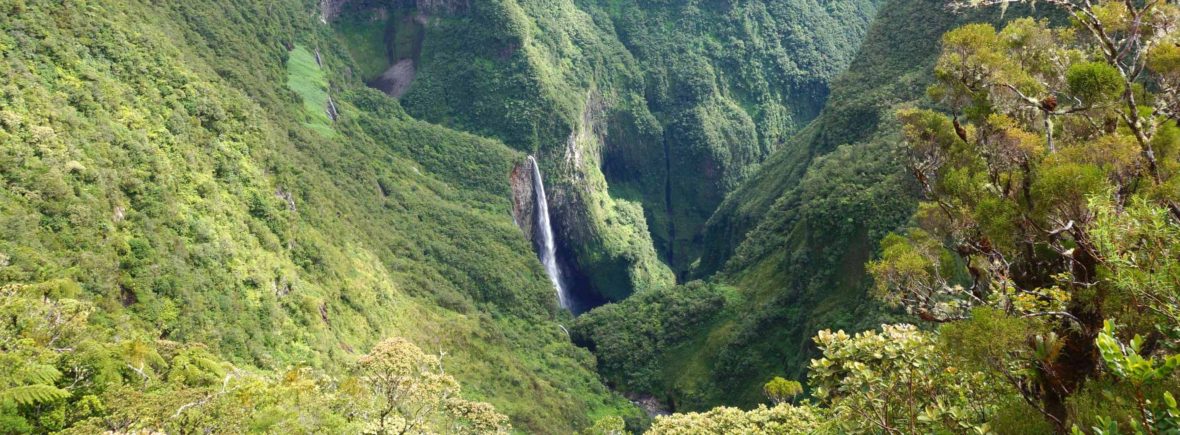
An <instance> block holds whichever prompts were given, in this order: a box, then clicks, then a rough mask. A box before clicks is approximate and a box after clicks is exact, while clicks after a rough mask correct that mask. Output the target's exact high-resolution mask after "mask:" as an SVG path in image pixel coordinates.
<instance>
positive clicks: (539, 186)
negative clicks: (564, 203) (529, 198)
mask: <svg viewBox="0 0 1180 435" xmlns="http://www.w3.org/2000/svg"><path fill="white" fill-rule="evenodd" d="M529 163H530V164H532V165H533V193H534V195H535V196H536V199H537V228H538V229H539V230H540V231H541V249H540V252H538V255H539V256H540V257H541V264H543V265H545V273H546V274H548V275H549V280H550V281H553V287H554V288H556V289H557V302H558V303H559V304H561V307H562V308H565V309H567V310H568V309H570V305H569V298H568V297H566V296H567V295H566V293H565V285H564V284H563V283H562V277H561V269H560V268H559V267H557V244H556V243H554V241H553V226H552V225H550V224H549V203H548V202H546V200H545V184H543V183H542V182H541V167H540V166H538V165H537V160H536V159H534V158H533V156H529Z"/></svg>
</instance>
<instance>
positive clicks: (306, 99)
mask: <svg viewBox="0 0 1180 435" xmlns="http://www.w3.org/2000/svg"><path fill="white" fill-rule="evenodd" d="M313 10H314V9H313V8H312V5H310V4H305V3H304V2H297V1H283V2H269V1H268V2H249V1H248V2H238V1H234V2H228V1H224V2H223V1H191V2H163V3H160V2H148V1H142V2H141V1H130V2H128V1H87V2H64V3H63V2H41V1H36V2H31V1H13V2H2V3H0V29H2V30H3V31H2V32H0V57H2V58H3V61H2V62H0V77H2V78H0V281H2V283H3V285H4V288H5V289H6V290H5V293H4V303H5V305H4V306H5V310H7V311H6V312H16V313H17V314H21V316H17V317H11V316H9V315H6V316H5V317H4V320H3V324H2V325H3V326H0V331H3V334H4V335H3V337H4V339H3V341H2V342H0V349H2V352H0V354H3V355H4V357H5V358H9V359H13V358H15V359H17V360H20V361H25V362H28V363H30V364H35V365H32V366H27V367H26V366H20V365H17V366H11V365H9V364H7V363H6V364H5V367H6V368H5V372H4V374H3V376H2V378H0V388H3V389H4V391H5V393H3V394H4V397H3V400H2V406H0V414H2V415H3V416H4V417H3V418H4V421H5V423H4V424H6V426H5V429H3V430H0V432H9V431H26V430H32V431H34V432H44V431H50V430H60V429H66V428H69V427H71V425H77V424H83V423H85V422H99V423H96V424H101V425H102V427H104V428H120V427H127V428H134V427H139V428H144V429H160V430H168V431H170V432H171V431H173V430H175V431H186V430H190V429H191V430H193V431H205V430H206V429H208V430H215V431H218V430H217V428H218V427H222V426H210V425H215V424H221V423H220V422H217V421H212V420H210V421H207V422H194V423H192V424H191V425H187V423H184V424H186V426H183V427H182V426H174V425H173V424H181V423H176V422H175V421H174V420H176V419H186V418H189V417H187V416H189V415H191V416H201V415H215V414H216V413H217V412H221V411H214V409H221V408H222V407H231V405H233V406H237V404H241V403H244V402H243V400H246V399H245V398H249V400H247V402H250V401H254V399H253V398H251V397H255V396H248V397H247V396H243V397H245V398H244V399H243V400H238V399H235V398H234V397H235V396H233V395H234V394H237V392H238V391H240V389H241V388H249V389H263V390H267V391H270V392H265V391H264V393H265V395H264V396H265V397H270V398H265V399H264V398H261V397H264V396H257V397H260V398H259V399H258V401H257V403H256V405H250V406H254V407H255V409H257V410H260V411H259V413H254V412H253V411H250V412H247V410H236V409H230V408H226V409H227V410H226V412H231V411H232V412H235V413H247V414H249V415H246V414H243V415H242V416H239V417H240V418H239V417H234V418H235V420H233V422H226V423H225V424H227V425H229V424H232V425H238V424H249V425H255V426H251V427H255V428H256V429H257V430H260V431H267V430H269V431H273V432H287V431H288V430H286V429H283V427H285V426H282V425H287V424H288V423H290V424H304V423H306V424H308V425H310V426H301V427H302V429H299V428H295V427H294V426H292V427H291V431H296V432H298V431H304V432H321V431H335V430H334V429H333V430H329V429H330V428H331V427H340V428H343V427H345V426H317V425H319V424H320V423H315V422H298V421H296V422H292V421H287V420H284V419H287V418H288V417H290V418H295V417H294V416H290V415H288V416H284V415H286V414H283V413H287V412H291V413H294V414H295V415H297V414H299V413H300V412H304V411H300V412H296V411H295V410H296V409H297V408H290V406H294V405H290V403H289V402H283V401H298V400H302V399H300V397H302V396H300V395H296V394H293V393H292V394H287V393H284V392H283V391H284V390H283V389H284V388H288V386H287V385H286V384H284V382H287V381H283V378H284V377H285V376H286V375H285V374H286V373H296V374H298V375H299V376H310V377H312V378H315V379H321V378H322V379H321V380H322V382H321V381H316V382H315V383H308V382H310V381H308V382H304V381H302V380H298V379H296V380H293V381H291V382H295V383H297V384H298V385H297V388H299V389H303V390H301V391H304V393H299V394H313V393H314V392H316V391H320V390H323V391H324V394H325V395H327V396H332V395H333V394H337V393H339V394H345V392H340V391H339V390H336V388H337V387H339V388H344V386H343V384H342V382H343V380H344V379H346V377H347V376H350V373H352V370H353V367H354V366H355V364H356V363H357V361H358V359H359V358H360V356H361V355H364V354H366V353H368V352H369V349H371V348H372V346H373V345H374V344H375V343H377V342H378V341H380V340H381V339H384V338H386V337H401V338H403V339H405V340H408V341H410V342H412V343H414V344H415V345H417V346H420V347H421V348H422V349H425V351H426V352H427V353H428V354H431V355H438V354H439V353H440V352H443V353H444V355H443V357H442V364H443V366H444V367H445V368H446V373H447V375H449V376H453V377H454V379H455V380H457V381H459V382H461V383H462V384H463V386H464V389H463V390H462V393H461V394H460V395H459V396H456V395H454V394H451V397H452V398H458V397H460V396H461V397H462V398H463V399H466V400H471V401H478V402H488V403H491V404H492V405H494V406H495V408H496V409H497V410H498V411H499V412H500V413H503V414H505V415H507V416H508V417H509V418H510V419H511V424H512V427H513V428H515V429H517V430H525V431H541V430H556V431H573V430H576V429H579V428H582V427H585V426H589V425H590V424H591V423H592V420H593V419H595V418H596V417H597V416H599V415H604V414H615V415H622V416H626V417H627V418H629V419H631V420H636V419H637V418H638V415H639V411H638V409H637V408H635V407H633V406H632V405H630V404H629V403H628V402H627V401H626V400H624V399H623V398H621V397H619V396H617V395H614V394H613V393H611V392H609V391H608V390H607V389H606V387H604V386H603V385H602V384H601V382H599V380H598V377H597V375H596V374H595V373H594V365H595V363H594V359H593V357H592V356H591V355H590V353H589V352H587V351H585V350H583V349H580V348H577V347H575V346H573V345H572V344H570V343H569V341H568V339H567V338H566V335H565V333H563V332H562V329H561V328H560V326H559V324H558V323H557V322H555V321H554V320H555V319H556V318H557V317H555V316H557V315H558V314H557V308H556V302H555V300H554V298H553V290H552V288H551V286H550V284H549V283H548V280H547V279H546V277H545V275H544V271H543V269H542V268H541V266H540V264H539V262H537V260H536V257H535V256H534V254H533V253H532V252H531V250H530V247H529V243H528V241H527V240H525V239H524V238H523V237H522V236H521V233H520V231H519V230H518V229H517V228H516V227H515V226H514V224H513V222H512V218H511V216H510V215H509V210H510V208H511V203H510V199H509V198H510V189H509V186H508V184H507V183H506V182H505V180H506V177H507V174H508V173H509V172H510V171H511V168H512V166H513V165H514V164H515V163H516V162H518V161H523V160H524V157H525V156H524V155H523V154H520V153H518V152H516V151H513V150H512V149H511V148H509V147H506V146H504V145H503V144H501V143H500V142H497V141H495V140H491V139H484V138H479V137H475V136H472V135H469V134H464V133H459V132H455V131H452V130H448V129H446V128H443V127H438V126H434V125H431V124H427V123H425V122H421V121H417V120H414V119H412V118H410V117H409V116H408V115H406V114H405V112H404V111H403V110H402V109H401V107H400V106H399V104H398V103H397V102H396V101H394V100H392V99H389V98H387V97H386V96H385V95H383V94H381V93H380V92H377V91H375V90H371V89H368V88H367V87H366V86H364V84H363V83H361V82H360V81H359V80H357V79H355V78H349V75H348V74H347V73H348V71H349V70H350V69H354V68H353V67H352V63H351V60H350V56H349V55H348V54H347V53H346V52H345V51H344V49H343V47H342V44H340V43H338V42H336V41H337V40H336V39H335V38H336V37H335V35H334V34H333V33H331V32H330V31H329V30H328V28H327V27H326V26H324V25H323V24H321V23H319V22H318V19H317V18H316V17H315V15H313V14H311V11H313ZM329 99H331V101H334V104H335V106H336V108H337V109H338V110H337V117H336V120H335V122H333V121H332V120H331V117H330V116H328V114H327V112H326V111H327V110H328V107H326V104H325V103H326V102H327V101H329ZM13 286H15V287H13ZM48 288H63V289H68V291H66V290H62V291H60V292H59V291H57V290H53V291H50V290H38V289H48ZM22 289H23V290H22ZM36 292H42V293H44V294H43V295H40V296H28V297H27V298H25V299H13V298H16V297H17V296H14V295H18V294H32V293H36ZM55 306H60V308H53V307H55ZM37 307H40V308H37ZM26 310H29V311H28V312H27V313H26V312H25V311H26ZM82 320H85V321H86V322H87V325H89V326H87V327H86V328H83V332H79V333H77V336H70V337H64V336H60V337H59V336H58V335H57V334H56V333H53V332H42V331H41V330H42V329H46V328H49V329H52V328H57V327H58V326H53V325H58V324H61V323H71V322H73V323H77V322H80V321H82ZM36 322H42V323H43V324H44V325H42V326H38V325H37V324H35V323H36ZM71 334H73V333H71ZM134 348H142V349H139V350H136V349H134ZM126 352H130V353H131V354H132V355H124V353H126ZM156 354H158V356H157V355H156ZM17 355H19V356H17ZM293 370H294V371H293ZM189 371H191V374H189V373H187V372H189ZM141 372H142V373H141ZM229 374H233V376H232V377H231V378H230V379H229V381H228V384H226V379H227V377H226V376H227V375H229ZM247 380H248V382H249V383H250V384H249V385H245V384H239V381H241V382H246V381H247ZM255 384H257V385H255ZM292 388H294V387H292ZM10 389H11V390H10ZM333 391H335V392H333ZM355 392H356V391H353V390H350V391H348V392H347V394H353V393H355ZM223 393H224V394H223ZM272 393H273V394H272ZM259 394H263V393H259ZM317 394H318V393H317ZM140 396H152V397H157V398H159V399H160V400H156V399H143V400H142V401H143V402H145V403H144V404H143V405H144V406H149V405H150V406H155V408H152V410H148V409H145V408H135V406H138V405H137V404H138V403H139V402H140V401H141V400H140V399H138V398H137V397H140ZM214 396H216V397H214ZM271 396H273V397H271ZM327 396H326V397H327ZM308 400H311V399H308ZM316 400H318V399H316ZM325 400H326V401H324V402H314V401H312V402H308V406H310V407H324V411H323V412H322V413H319V412H320V411H315V412H317V413H319V414H316V415H322V416H324V419H325V420H324V422H323V423H322V424H324V425H336V424H338V423H340V424H344V423H348V424H353V423H363V424H367V423H364V422H362V421H361V420H359V419H353V420H351V422H350V421H348V418H351V417H347V413H344V414H341V413H339V412H342V410H344V411H346V409H344V407H343V406H338V407H337V406H336V405H333V404H332V403H336V402H332V400H335V399H331V397H327V398H326V399H325ZM374 400H376V399H374ZM267 401H270V402H267ZM276 401H277V402H276ZM289 405H290V406H289ZM182 407H183V409H182ZM333 407H335V408H333ZM231 408H232V407H231ZM266 408H274V409H277V410H280V411H281V412H277V413H275V412H271V411H267V410H266ZM284 408H290V411H287V410H283V409H284ZM367 409H369V408H364V412H370V411H368V410H367ZM153 410H154V411H153ZM306 412H312V411H306ZM349 412H351V411H349ZM280 414H282V415H280ZM370 415H371V413H370ZM173 416H175V418H173ZM133 417H134V418H133ZM337 417H339V418H337ZM136 418H138V419H139V420H136ZM194 418H196V417H194ZM200 418H201V419H204V418H205V417H200ZM227 418H229V417H227ZM317 418H318V417H317ZM366 418H367V417H366ZM128 419H129V420H128ZM342 419H343V420H342ZM124 420H127V421H126V422H123V421H124ZM213 420H216V419H213ZM263 420H266V421H274V422H275V423H273V424H275V425H276V426H268V425H269V424H271V423H266V422H264V421H263ZM364 421H372V420H364ZM86 424H89V423H86ZM127 425H130V426H127ZM92 427H95V426H85V427H82V428H81V429H79V430H80V431H82V432H90V431H91V430H90V429H87V428H92ZM224 427H225V428H229V427H230V426H224ZM233 427H243V426H233ZM268 427H270V428H272V429H266V428H268ZM348 427H351V426H348ZM225 430H227V431H230V432H234V431H238V429H232V430H231V429H225ZM341 431H345V432H347V430H344V429H341Z"/></svg>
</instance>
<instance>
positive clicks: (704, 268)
mask: <svg viewBox="0 0 1180 435" xmlns="http://www.w3.org/2000/svg"><path fill="white" fill-rule="evenodd" d="M1013 10H1016V9H1013ZM998 18H999V12H998V11H983V12H977V13H974V14H972V15H971V16H965V15H963V14H956V13H952V12H951V11H949V10H948V9H947V8H946V4H945V2H942V1H937V0H927V1H890V2H886V3H884V4H882V5H881V7H880V13H879V14H878V15H877V17H876V19H875V20H874V21H873V24H872V26H871V27H870V29H869V31H868V34H867V35H866V37H865V41H864V44H863V45H862V47H861V49H860V51H859V54H858V55H857V56H856V59H855V60H854V61H852V63H851V66H850V67H849V69H848V71H847V72H845V73H844V74H842V75H841V76H840V77H839V78H838V79H836V80H835V81H834V82H833V84H832V94H831V97H830V98H829V99H828V103H827V106H825V107H824V109H823V111H822V112H821V113H820V115H819V116H818V117H817V118H816V119H815V120H814V121H813V122H811V123H810V124H809V125H808V126H807V127H805V128H803V129H802V130H800V131H799V132H798V133H797V134H795V135H794V136H792V137H790V138H789V139H788V140H786V141H785V142H784V143H783V144H782V145H781V146H779V147H778V151H776V152H775V153H774V154H772V155H771V156H770V157H769V158H768V159H767V161H766V162H765V163H764V164H763V165H762V166H761V168H760V169H759V170H758V172H756V173H755V174H753V175H751V176H750V177H749V179H748V180H747V181H746V182H744V183H742V184H741V185H740V186H739V187H737V188H736V190H734V191H733V193H731V194H730V195H728V196H727V198H726V200H725V201H724V202H723V203H722V204H721V205H720V207H719V208H718V210H717V212H716V213H714V214H713V216H712V217H711V218H710V220H709V222H708V226H707V227H706V229H705V231H704V244H703V247H704V250H703V253H704V255H703V256H702V257H701V260H700V264H699V265H698V266H697V267H696V268H695V269H694V270H693V276H694V277H696V278H699V279H704V280H706V281H708V282H709V284H707V285H705V284H701V285H690V286H685V287H680V288H678V289H675V290H669V291H667V292H665V293H664V294H663V295H662V297H653V298H636V299H634V300H628V301H626V302H624V303H623V304H619V305H618V306H613V307H607V308H605V309H604V310H602V312H595V313H591V315H589V316H584V317H583V318H580V319H579V323H578V325H579V327H578V328H576V329H575V332H576V336H579V335H580V340H581V341H582V342H583V343H585V344H587V345H589V346H591V348H593V349H595V353H596V354H597V355H598V356H599V359H600V367H603V368H604V369H605V373H606V375H607V376H608V378H610V379H612V380H613V381H615V382H620V383H622V384H623V385H627V386H628V387H631V388H636V389H639V390H644V391H650V392H652V393H655V394H657V395H663V396H664V397H666V398H667V399H669V400H671V401H672V402H673V403H674V404H675V405H676V407H677V409H701V408H707V407H712V406H716V405H719V404H730V405H734V404H736V405H742V406H752V405H753V404H756V403H759V402H763V401H764V400H765V398H764V396H763V394H762V391H761V386H762V384H763V383H765V382H766V381H767V380H769V379H770V378H771V377H773V376H787V377H792V378H796V379H802V378H803V376H804V375H805V374H806V371H807V363H808V361H809V359H810V358H812V357H814V356H815V352H816V351H815V347H814V344H813V343H812V340H811V338H812V336H814V334H815V332H816V331H818V330H821V329H825V328H833V329H839V328H843V329H846V330H863V329H867V328H872V327H874V326H877V325H879V324H880V323H882V322H883V321H886V320H888V319H890V318H894V317H895V315H894V314H891V313H889V312H888V311H887V310H885V309H883V308H881V304H880V303H879V302H877V301H873V300H871V299H870V298H867V297H866V295H867V291H868V288H869V284H870V281H869V280H868V278H867V275H866V272H865V269H864V264H865V263H866V262H867V261H869V260H870V259H872V257H873V255H874V253H875V251H876V249H877V248H876V246H877V243H878V241H879V240H880V239H881V237H883V236H884V235H885V234H887V233H888V232H889V231H892V230H893V229H895V228H897V227H898V226H900V225H902V224H904V223H905V222H906V220H907V219H908V218H909V216H910V214H911V213H912V211H913V207H914V204H915V201H916V197H917V194H918V191H917V188H916V187H915V185H914V184H913V182H912V180H911V177H910V176H909V174H908V172H907V171H906V170H905V168H904V165H903V164H902V163H901V162H900V161H899V160H898V159H897V158H898V151H897V150H898V149H897V146H896V145H897V142H898V137H897V132H898V130H897V128H896V127H895V126H894V122H893V120H892V116H893V115H892V112H893V111H894V110H896V109H897V108H899V107H902V106H903V105H905V104H908V103H912V102H914V101H915V100H918V99H920V98H921V97H922V96H923V95H924V92H925V90H926V87H927V86H928V85H929V84H930V83H931V80H932V79H931V68H932V67H933V62H934V59H935V58H936V57H937V55H938V48H939V38H940V36H941V35H942V33H944V32H945V31H947V30H949V29H951V28H952V27H953V26H955V25H958V24H961V23H963V22H966V21H969V20H985V19H998ZM653 304H655V306H652V305H653ZM660 305H664V306H674V307H692V309H687V310H686V309H667V308H660ZM652 312H655V313H656V314H648V313H652ZM641 313H644V314H641ZM645 316H655V317H657V318H658V319H659V321H658V322H655V323H657V324H663V325H662V326H654V327H653V326H650V325H649V324H646V323H639V322H637V321H634V320H632V319H635V318H637V317H638V318H643V317H645ZM653 328H654V329H653ZM686 329H687V330H686ZM637 334H638V335H642V336H646V337H649V338H644V339H638V338H636V335H637ZM604 346H605V347H606V348H605V349H604ZM641 349H642V350H641ZM649 349H650V350H649ZM653 370H654V373H652V372H651V371H653Z"/></svg>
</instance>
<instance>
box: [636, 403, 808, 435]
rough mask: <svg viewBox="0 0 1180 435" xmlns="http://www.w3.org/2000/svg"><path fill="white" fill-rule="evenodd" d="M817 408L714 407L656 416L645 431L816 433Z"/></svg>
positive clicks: (669, 434)
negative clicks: (751, 408) (750, 408)
mask: <svg viewBox="0 0 1180 435" xmlns="http://www.w3.org/2000/svg"><path fill="white" fill-rule="evenodd" d="M820 411H821V410H819V409H816V408H814V407H811V406H793V405H789V404H781V405H777V406H775V407H773V408H768V407H766V405H759V406H758V407H757V408H755V409H753V410H750V411H743V410H741V409H738V408H731V407H718V408H713V409H712V410H710V411H708V412H688V413H682V414H672V415H668V416H662V417H657V418H656V421H655V423H653V424H652V425H651V429H649V430H648V431H647V434H649V435H689V434H717V435H722V434H734V433H741V434H783V435H791V434H810V433H815V432H816V428H817V427H819V425H820V423H821V421H822V419H821V415H820V414H819V412H820Z"/></svg>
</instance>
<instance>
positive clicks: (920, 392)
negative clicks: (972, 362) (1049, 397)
mask: <svg viewBox="0 0 1180 435" xmlns="http://www.w3.org/2000/svg"><path fill="white" fill-rule="evenodd" d="M815 341H816V343H817V344H818V345H819V347H820V349H821V350H822V351H823V355H824V356H823V358H820V359H817V360H813V361H812V362H811V372H810V379H811V382H812V387H813V388H814V390H815V393H814V394H815V397H816V398H818V399H819V400H820V401H821V403H823V404H826V405H828V407H829V408H830V410H831V418H832V422H831V423H830V424H831V425H832V427H833V429H835V430H838V431H851V432H880V433H934V432H942V431H952V432H953V431H964V430H974V429H981V430H983V429H986V427H987V426H986V423H987V421H988V418H989V417H990V416H991V414H992V412H993V411H994V403H995V402H996V397H997V395H998V392H997V389H996V388H995V387H993V386H992V385H991V383H992V382H994V381H995V380H994V379H991V378H989V377H988V376H987V375H986V374H985V373H982V372H978V371H971V370H964V369H962V368H960V367H956V366H955V365H954V364H953V362H952V360H951V359H950V358H947V357H946V356H945V354H943V353H942V352H940V351H939V349H938V347H939V346H938V339H937V336H936V335H935V334H932V333H929V332H922V331H919V330H918V329H917V327H915V326H913V325H884V326H882V330H881V332H876V331H866V332H862V333H859V334H856V335H848V334H846V333H845V332H844V331H837V332H831V331H820V332H819V334H818V335H817V336H816V337H815Z"/></svg>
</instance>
